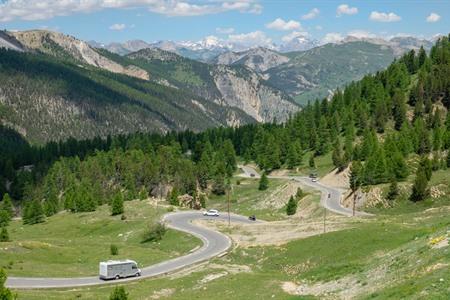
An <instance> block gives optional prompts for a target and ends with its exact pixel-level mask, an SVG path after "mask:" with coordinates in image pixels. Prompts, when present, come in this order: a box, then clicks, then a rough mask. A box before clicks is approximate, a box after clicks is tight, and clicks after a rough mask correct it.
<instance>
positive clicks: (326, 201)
mask: <svg viewBox="0 0 450 300" xmlns="http://www.w3.org/2000/svg"><path fill="white" fill-rule="evenodd" d="M239 168H240V169H241V170H242V171H243V176H245V177H253V178H259V177H260V175H259V174H258V172H257V171H256V170H255V169H253V168H252V167H249V166H239ZM268 177H269V178H280V179H288V180H295V181H298V182H300V183H302V184H304V185H307V186H310V187H312V188H314V189H316V190H319V191H321V192H322V197H321V199H320V204H321V205H322V206H323V207H325V208H326V209H328V210H330V211H332V212H334V213H337V214H340V215H344V216H353V210H352V209H350V208H347V207H345V206H343V205H342V204H341V199H342V194H343V192H342V191H341V190H339V189H337V188H334V187H331V186H326V185H324V184H322V183H320V182H318V181H316V182H313V181H311V178H309V177H302V176H268ZM355 215H356V216H361V217H362V216H371V214H368V213H365V212H362V211H356V212H355Z"/></svg>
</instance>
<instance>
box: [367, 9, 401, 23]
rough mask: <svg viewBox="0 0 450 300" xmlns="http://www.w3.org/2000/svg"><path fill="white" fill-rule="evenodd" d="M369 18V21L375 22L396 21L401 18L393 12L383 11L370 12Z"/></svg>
mask: <svg viewBox="0 0 450 300" xmlns="http://www.w3.org/2000/svg"><path fill="white" fill-rule="evenodd" d="M369 19H370V20H371V21H375V22H398V21H400V20H401V19H402V18H401V17H400V16H398V15H396V14H395V13H393V12H390V13H384V12H378V11H373V12H371V13H370V16H369Z"/></svg>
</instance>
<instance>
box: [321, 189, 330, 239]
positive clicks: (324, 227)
mask: <svg viewBox="0 0 450 300" xmlns="http://www.w3.org/2000/svg"><path fill="white" fill-rule="evenodd" d="M330 198H331V194H330V193H328V199H330ZM328 199H327V200H325V202H326V201H328ZM325 204H326V203H325ZM326 222H327V208H326V205H324V206H323V233H326V232H327V223H326Z"/></svg>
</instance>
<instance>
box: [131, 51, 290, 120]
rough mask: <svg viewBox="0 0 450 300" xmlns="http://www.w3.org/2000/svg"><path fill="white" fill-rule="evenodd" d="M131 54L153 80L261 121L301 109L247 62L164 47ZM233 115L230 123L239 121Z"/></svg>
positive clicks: (284, 115) (282, 117)
mask: <svg viewBox="0 0 450 300" xmlns="http://www.w3.org/2000/svg"><path fill="white" fill-rule="evenodd" d="M260 50H261V51H262V52H263V53H266V51H265V50H263V49H260ZM267 51H270V50H267ZM257 52H258V53H260V52H259V51H257ZM271 53H272V54H274V55H276V53H274V52H271ZM272 54H270V55H269V54H268V56H271V55H272ZM127 57H128V58H130V59H133V60H134V61H135V62H136V63H137V64H138V65H140V66H142V67H143V68H145V69H146V70H148V71H149V72H150V73H151V74H153V77H152V80H155V81H156V82H165V85H168V86H175V87H177V88H178V89H187V90H189V91H191V92H193V93H195V94H196V95H198V96H200V97H202V98H205V99H207V100H209V101H211V102H215V103H219V104H220V105H223V106H225V107H234V108H238V109H240V110H243V111H244V112H245V113H247V114H248V115H249V116H251V117H252V118H254V119H255V120H257V121H259V122H270V121H273V120H278V121H283V120H286V119H287V118H288V116H289V114H291V113H294V112H295V111H297V110H298V109H299V107H298V106H297V105H296V104H295V103H293V102H292V101H291V99H290V98H289V97H288V96H286V95H285V94H283V93H282V92H280V91H279V90H276V89H275V88H272V87H269V86H268V85H267V84H266V83H265V81H264V79H263V78H262V77H261V76H260V75H258V74H257V73H256V72H255V71H253V70H251V69H250V68H248V67H246V66H241V65H237V66H227V65H223V64H222V65H211V64H206V63H202V62H199V61H195V60H191V59H188V58H185V57H182V56H180V55H177V54H175V53H173V52H168V51H164V50H161V49H143V50H141V51H138V52H135V53H131V54H129V55H127ZM285 59H287V58H284V59H283V60H285ZM280 60H281V59H278V60H277V61H278V63H280ZM268 65H269V62H267V64H266V66H268ZM231 119H232V121H230V124H234V125H235V124H236V121H233V118H231Z"/></svg>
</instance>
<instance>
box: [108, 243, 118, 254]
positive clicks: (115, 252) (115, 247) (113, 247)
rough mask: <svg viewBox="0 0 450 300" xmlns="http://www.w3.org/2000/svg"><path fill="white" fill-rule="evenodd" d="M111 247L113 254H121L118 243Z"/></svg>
mask: <svg viewBox="0 0 450 300" xmlns="http://www.w3.org/2000/svg"><path fill="white" fill-rule="evenodd" d="M109 249H110V251H111V255H119V248H118V247H117V246H116V245H114V244H111V246H110V247H109Z"/></svg>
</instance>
